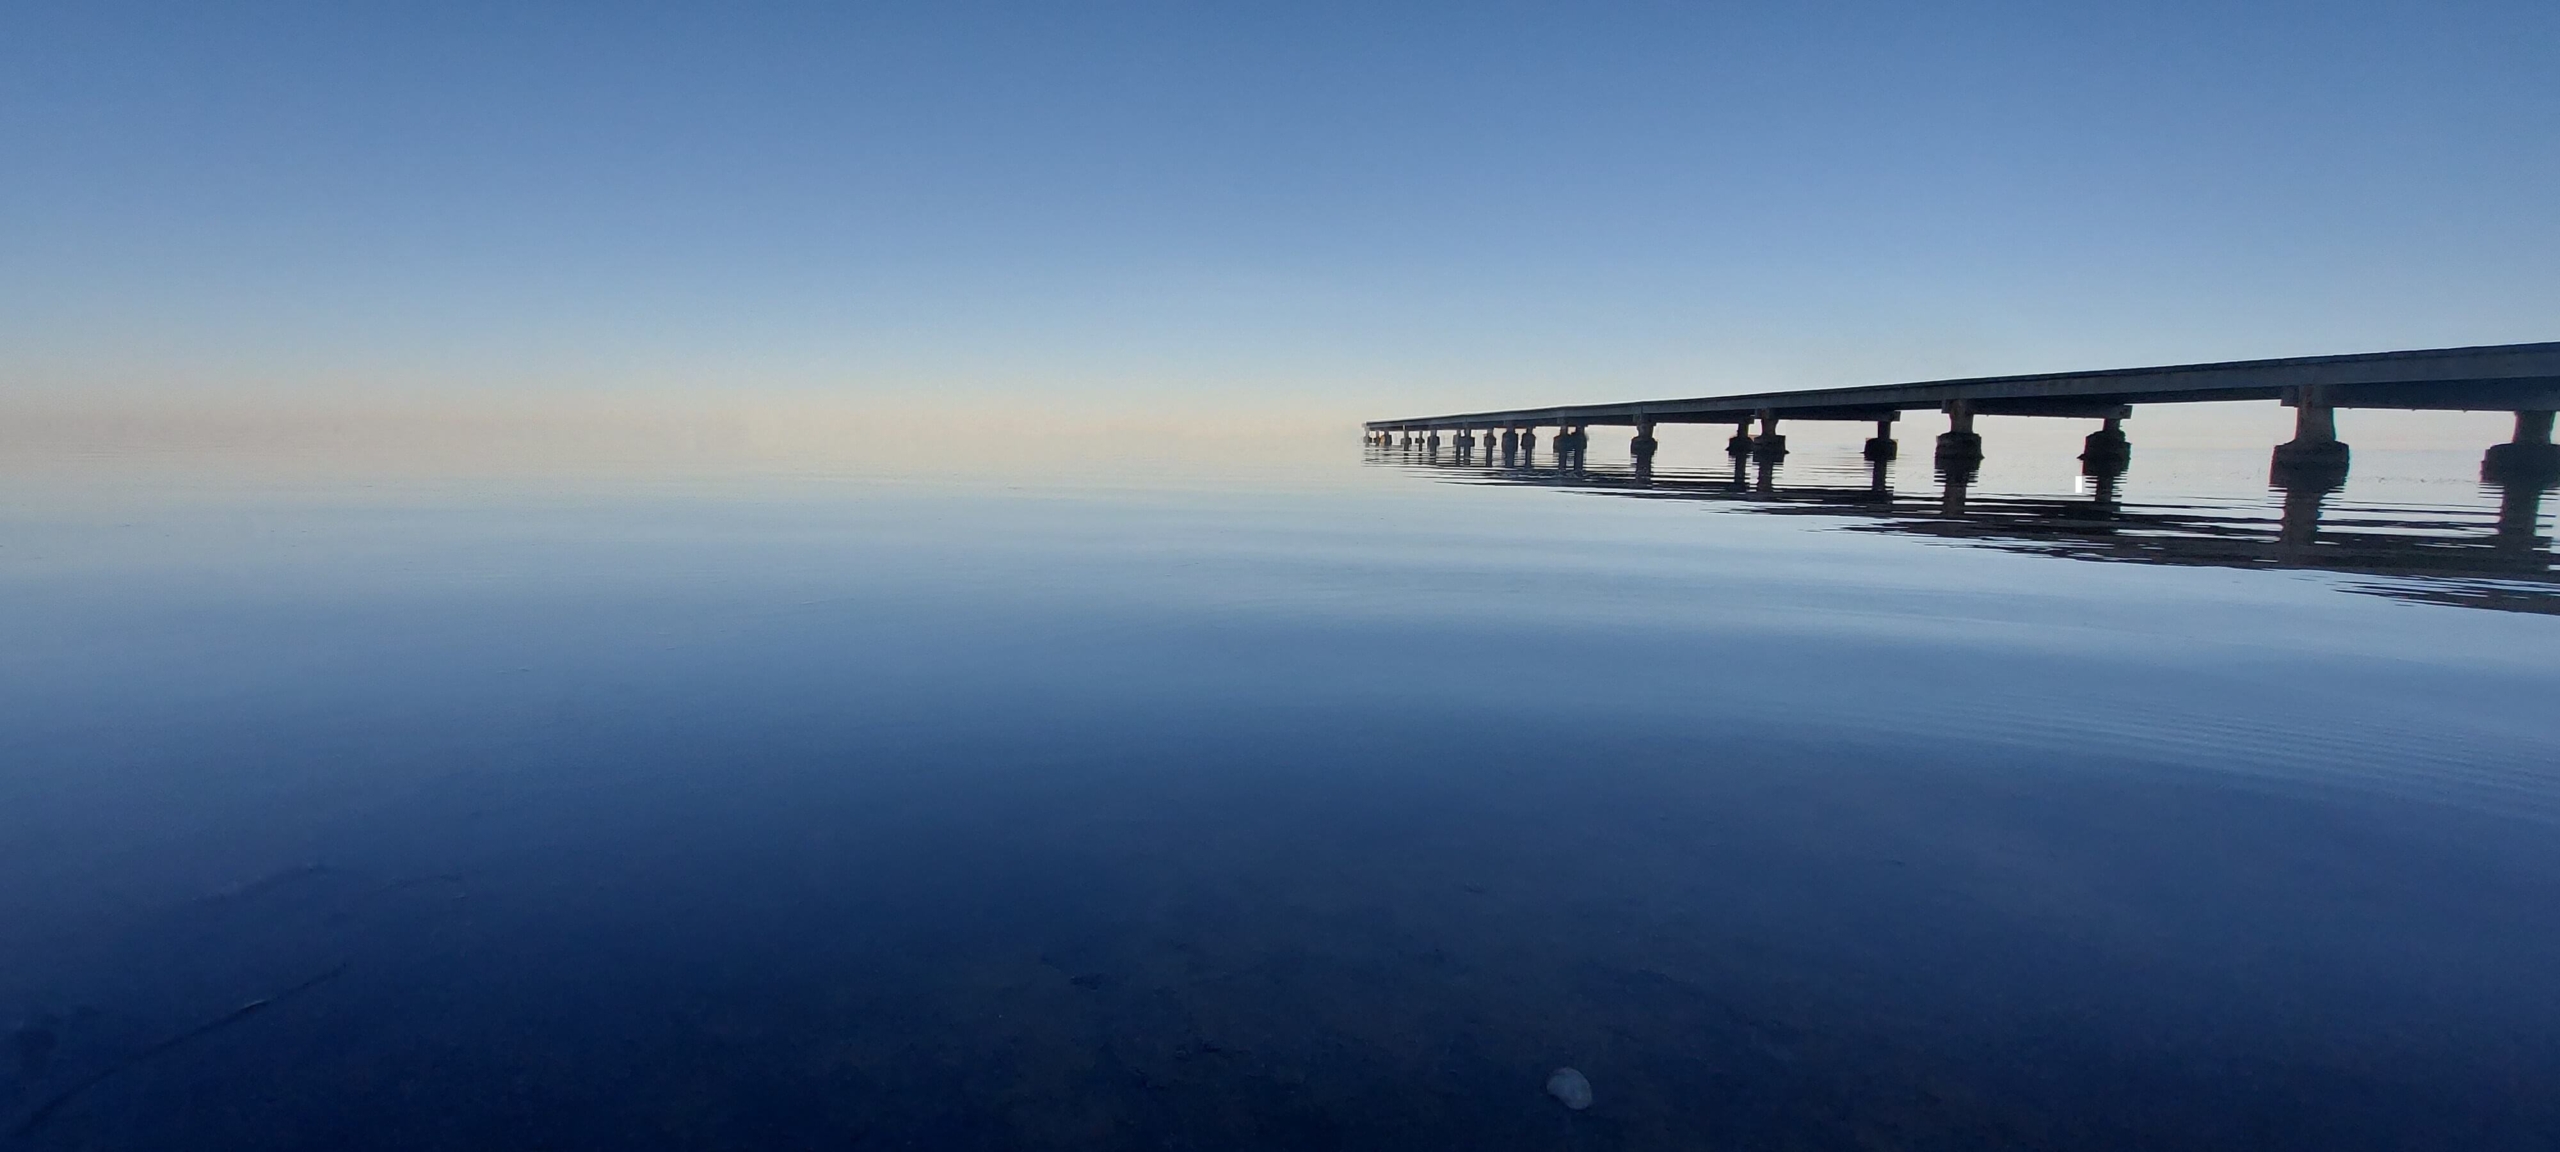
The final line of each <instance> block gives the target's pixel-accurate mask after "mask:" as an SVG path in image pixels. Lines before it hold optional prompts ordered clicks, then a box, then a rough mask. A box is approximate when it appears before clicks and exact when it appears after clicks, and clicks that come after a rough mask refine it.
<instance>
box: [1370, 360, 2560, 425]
mask: <svg viewBox="0 0 2560 1152" xmlns="http://www.w3.org/2000/svg"><path fill="white" fill-rule="evenodd" d="M2206 400H2279V401H2283V402H2285V403H2287V404H2290V405H2295V406H2302V405H2304V404H2306V403H2307V404H2309V405H2312V406H2317V407H2323V408H2399V409H2460V410H2493V411H2508V412H2519V411H2551V410H2553V409H2560V342H2548V343H2540V344H2498V345H2489V346H2484V347H2477V348H2428V349H2419V350H2413V351H2404V352H2370V353H2363V354H2358V355H2349V356H2297V357H2291V358H2287V359H2278V360H2233V361H2227V362H2223V363H2218V364H2178V365H2171V366H2167V367H2158V368H2110V369H2105V370H2101V371H2095V372H2044V373H2036V374H2032V375H2025V376H1978V377H1972V378H1969V379H1960V380H1925V381H1919V382H1915V383H1908V384H1875V385H1863V386H1858V387H1850V388H1810V389H1803V390H1799V391H1792V392H1754V393H1745V394H1741V395H1731V396H1702V397H1694V398H1689V399H1672V400H1630V401H1623V402H1618V403H1608V404H1565V405H1557V406H1555V407H1549V408H1511V409H1503V410H1498V411H1487V412H1457V413H1451V414H1448V415H1444V416H1417V417H1408V418H1405V419H1399V420H1372V421H1370V422H1368V424H1367V425H1366V427H1367V428H1368V429H1369V430H1370V431H1371V432H1428V431H1432V430H1441V429H1447V430H1458V429H1477V428H1536V427H1542V426H1546V427H1570V428H1580V427H1585V426H1589V425H1595V424H1596V425H1627V426H1632V427H1637V428H1643V427H1645V426H1647V425H1651V424H1735V425H1740V424H1742V423H1744V422H1745V421H1750V420H1757V419H1764V418H1772V417H1774V418H1777V419H1788V420H1879V421H1881V420H1891V419H1893V418H1894V417H1895V416H1896V415H1898V414H1900V413H1902V412H1908V411H1913V410H1927V411H1948V412H1959V411H1963V412H1964V414H1966V415H1980V416H2063V417H2083V418H2100V419H2103V418H2105V417H2109V416H2121V415H2123V413H2124V410H2125V408H2126V407H2128V406H2130V405H2135V404H2175V403H2192V402H2197V401H2206Z"/></svg>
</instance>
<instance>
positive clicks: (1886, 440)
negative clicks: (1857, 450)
mask: <svg viewBox="0 0 2560 1152" xmlns="http://www.w3.org/2000/svg"><path fill="white" fill-rule="evenodd" d="M1899 451H1901V449H1900V448H1899V447H1898V446H1896V445H1895V444H1894V442H1893V417H1891V416H1887V417H1885V418H1884V419H1882V420H1878V421H1876V434H1875V435H1873V436H1869V437H1867V451H1866V456H1867V459H1869V460H1871V461H1876V462H1879V463H1881V462H1883V461H1886V460H1891V459H1893V457H1894V454H1895V453H1896V452H1899Z"/></svg>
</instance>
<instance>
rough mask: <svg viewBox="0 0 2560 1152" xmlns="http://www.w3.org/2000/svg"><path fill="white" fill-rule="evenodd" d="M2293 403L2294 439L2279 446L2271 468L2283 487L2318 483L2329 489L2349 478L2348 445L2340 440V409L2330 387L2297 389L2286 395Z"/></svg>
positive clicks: (2275, 480) (2270, 474)
mask: <svg viewBox="0 0 2560 1152" xmlns="http://www.w3.org/2000/svg"><path fill="white" fill-rule="evenodd" d="M2285 403H2287V404H2290V405H2292V406H2293V439H2291V440H2288V441H2286V442H2284V443H2282V444H2278V445H2276V450H2275V456H2274V459H2273V461H2272V462H2271V463H2270V464H2269V466H2268V469H2267V476H2268V481H2269V482H2270V483H2272V484H2274V485H2275V486H2277V487H2279V488H2287V489H2290V488H2295V487H2302V486H2306V485H2307V486H2315V487H2318V488H2319V490H2321V491H2324V492H2325V491H2328V490H2329V489H2331V488H2335V487H2337V486H2338V485H2340V484H2343V483H2345V482H2346V479H2347V458H2348V454H2347V446H2346V445H2345V444H2342V443H2340V442H2339V441H2338V410H2337V408H2336V407H2335V406H2334V405H2332V404H2331V403H2330V398H2329V394H2328V389H2326V388H2323V387H2320V386H2317V385H2314V386H2311V387H2307V388H2296V389H2294V390H2293V395H2291V396H2288V397H2286V398H2285Z"/></svg>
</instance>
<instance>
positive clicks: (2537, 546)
mask: <svg viewBox="0 0 2560 1152" xmlns="http://www.w3.org/2000/svg"><path fill="white" fill-rule="evenodd" d="M2545 487H2548V485H2543V484H2505V485H2501V486H2499V489H2498V537H2497V541H2496V547H2497V549H2498V551H2500V552H2507V553H2512V554H2515V555H2519V556H2522V555H2529V554H2531V553H2534V552H2539V551H2541V550H2542V546H2543V543H2544V541H2543V539H2542V491H2543V489H2544V488H2545Z"/></svg>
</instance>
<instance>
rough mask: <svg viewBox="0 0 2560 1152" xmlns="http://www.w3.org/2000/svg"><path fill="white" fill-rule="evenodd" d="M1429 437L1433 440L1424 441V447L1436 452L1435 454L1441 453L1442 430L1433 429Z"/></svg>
mask: <svg viewBox="0 0 2560 1152" xmlns="http://www.w3.org/2000/svg"><path fill="white" fill-rule="evenodd" d="M1429 435H1430V437H1431V438H1430V439H1428V440H1426V441H1424V442H1423V446H1424V447H1427V448H1429V449H1431V450H1432V451H1434V452H1437V451H1439V450H1440V430H1439V429H1437V428H1434V429H1432V430H1431V431H1430V433H1429Z"/></svg>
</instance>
